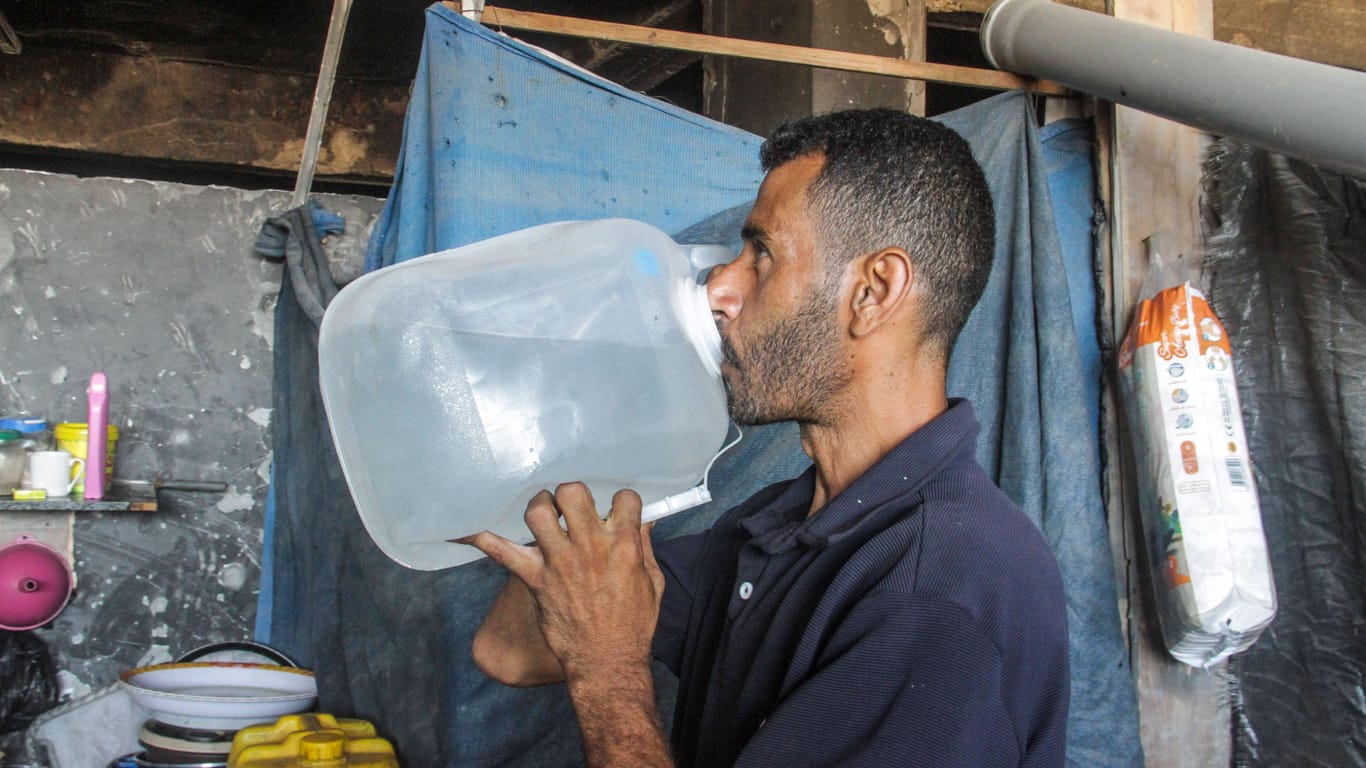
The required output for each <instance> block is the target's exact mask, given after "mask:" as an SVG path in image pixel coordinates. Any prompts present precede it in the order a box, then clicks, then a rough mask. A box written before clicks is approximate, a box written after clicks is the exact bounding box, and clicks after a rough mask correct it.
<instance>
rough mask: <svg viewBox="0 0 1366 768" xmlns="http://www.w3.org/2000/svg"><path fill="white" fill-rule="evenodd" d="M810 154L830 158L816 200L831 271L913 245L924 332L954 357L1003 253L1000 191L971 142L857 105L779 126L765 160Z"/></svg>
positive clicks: (814, 191) (813, 192)
mask: <svg viewBox="0 0 1366 768" xmlns="http://www.w3.org/2000/svg"><path fill="white" fill-rule="evenodd" d="M811 154H820V155H822V156H824V158H825V164H824V166H823V167H822V169H821V172H820V175H819V176H818V177H817V179H816V181H815V182H813V183H812V185H811V189H810V194H809V196H808V204H809V205H810V209H811V213H812V217H813V222H812V224H813V228H814V230H815V232H816V236H817V239H818V245H819V246H820V248H821V250H822V251H823V258H824V259H825V264H826V268H827V270H829V272H830V274H831V276H832V278H834V277H836V276H838V275H839V274H840V273H842V271H843V269H844V266H845V264H847V263H848V261H849V259H852V258H855V257H857V256H861V255H863V254H868V253H873V252H875V251H878V250H881V249H883V248H887V247H892V246H899V247H901V248H904V249H905V250H906V252H907V253H909V254H910V255H911V258H912V260H913V261H914V264H915V279H916V280H917V282H920V283H921V288H922V289H923V293H922V296H923V297H924V303H923V304H922V305H921V306H922V310H921V311H922V315H921V320H922V324H921V330H922V333H923V337H924V339H925V340H926V341H930V342H932V343H937V344H938V345H940V347H941V349H942V352H943V355H944V359H945V360H947V359H948V355H949V352H950V351H951V350H952V349H953V344H954V341H955V340H957V338H958V334H959V332H960V331H962V329H963V325H964V324H965V323H966V322H967V319H968V314H969V313H970V312H972V308H973V307H974V306H975V305H976V304H977V301H978V299H980V298H981V297H982V291H983V290H984V289H985V288H986V283H987V277H988V276H989V275H990V274H991V262H992V255H993V253H994V250H995V229H996V228H995V216H994V213H993V209H992V203H991V193H990V191H989V190H988V189H987V183H986V178H985V177H984V176H983V174H982V169H981V167H980V166H979V165H978V164H977V161H976V160H974V159H973V157H972V153H971V151H970V150H969V149H968V143H967V142H966V141H964V140H963V138H962V137H961V136H959V135H958V134H957V133H955V132H954V131H953V130H952V129H950V128H948V127H946V126H944V125H941V124H939V123H936V122H934V121H932V120H927V119H925V118H922V117H916V116H914V115H910V114H907V113H905V112H899V111H896V110H892V109H858V110H847V111H842V112H831V113H829V114H824V115H816V116H812V117H804V118H801V119H798V120H791V121H788V122H786V123H784V124H782V125H780V126H778V128H777V129H776V130H774V132H773V135H772V136H770V137H769V138H768V140H767V141H765V142H764V145H763V147H762V148H761V149H760V150H759V159H760V162H761V163H762V164H763V167H764V170H765V171H771V170H773V169H774V168H777V167H778V166H780V165H783V164H784V163H787V162H789V161H791V160H795V159H797V158H799V157H803V156H806V155H811Z"/></svg>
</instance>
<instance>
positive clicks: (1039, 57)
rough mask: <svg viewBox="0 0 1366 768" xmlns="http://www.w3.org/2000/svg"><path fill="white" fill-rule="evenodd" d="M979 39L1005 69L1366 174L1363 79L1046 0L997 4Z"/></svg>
mask: <svg viewBox="0 0 1366 768" xmlns="http://www.w3.org/2000/svg"><path fill="white" fill-rule="evenodd" d="M981 37H982V50H983V52H984V53H985V54H986V56H987V59H988V60H989V61H990V62H991V63H992V65H993V66H995V67H996V68H998V69H1002V70H1006V71H1009V72H1016V73H1019V74H1024V75H1030V76H1033V77H1044V78H1048V79H1050V80H1056V81H1058V82H1060V83H1062V84H1064V85H1066V86H1068V87H1071V88H1074V89H1076V90H1078V91H1081V92H1083V93H1088V94H1091V95H1093V96H1097V97H1099V98H1102V99H1105V100H1107V101H1112V102H1115V103H1116V104H1123V105H1125V106H1128V107H1133V108H1134V109H1140V110H1142V111H1144V112H1151V113H1153V114H1155V115H1160V116H1162V117H1165V118H1168V119H1170V120H1175V121H1177V122H1179V123H1184V124H1186V125H1190V126H1193V127H1195V128H1199V129H1200V130H1203V131H1207V132H1209V133H1215V134H1219V135H1221V136H1228V137H1231V138H1236V139H1240V140H1242V141H1246V142H1248V143H1251V144H1256V145H1259V146H1262V147H1265V148H1267V149H1270V150H1273V151H1276V152H1280V153H1283V154H1286V155H1292V156H1295V157H1298V158H1301V159H1304V160H1308V161H1310V162H1312V163H1315V164H1317V165H1321V166H1324V167H1326V168H1332V169H1335V170H1338V171H1342V172H1345V173H1348V174H1352V175H1356V176H1366V73H1363V72H1357V71H1355V70H1351V69H1345V68H1342V67H1333V66H1329V65H1326V64H1317V63H1314V62H1310V61H1304V60H1303V59H1295V58H1291V57H1289V56H1280V55H1278V54H1274V53H1266V52H1265V51H1256V50H1252V49H1250V48H1242V47H1240V46H1236V45H1230V44H1228V43H1220V42H1216V41H1213V40H1205V39H1203V38H1198V37H1192V36H1190V35H1183V34H1179V33H1176V32H1172V31H1169V30H1164V29H1158V28H1156V27H1151V26H1148V25H1145V24H1139V23H1137V22H1131V21H1125V20H1123V19H1116V18H1114V17H1112V16H1106V15H1104V14H1100V13H1093V12H1091V11H1084V10H1081V9H1078V8H1070V7H1068V6H1064V5H1057V4H1055V3H1052V2H1049V0H997V2H996V3H995V4H994V5H992V6H991V9H990V10H988V11H987V15H986V18H985V19H983V21H982V33H981Z"/></svg>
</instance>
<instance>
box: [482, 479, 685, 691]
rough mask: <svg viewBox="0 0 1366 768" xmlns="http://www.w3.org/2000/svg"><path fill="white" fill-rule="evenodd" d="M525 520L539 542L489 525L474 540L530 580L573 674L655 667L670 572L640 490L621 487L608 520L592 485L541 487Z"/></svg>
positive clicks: (548, 636)
mask: <svg viewBox="0 0 1366 768" xmlns="http://www.w3.org/2000/svg"><path fill="white" fill-rule="evenodd" d="M561 516H563V517H564V521H565V528H561V527H560V521H559V518H560V517H561ZM526 524H527V527H528V528H530V529H531V532H532V534H533V535H534V536H535V537H536V546H522V545H519V544H514V543H512V542H511V541H508V540H507V539H504V538H502V537H500V536H497V535H495V534H492V533H489V532H487V531H486V532H484V533H480V534H478V535H476V536H475V537H474V538H473V539H471V540H470V541H469V543H470V544H472V545H473V546H475V547H478V548H479V549H480V550H481V551H482V552H483V553H484V554H486V555H488V556H489V557H490V558H491V559H492V560H493V561H494V562H496V563H498V564H499V565H501V566H503V567H504V568H507V569H508V570H509V571H511V572H512V573H513V574H514V575H515V576H517V577H518V578H519V579H521V580H522V582H523V583H524V584H526V586H527V589H528V590H530V592H531V596H532V599H533V601H534V605H535V609H536V619H537V623H538V624H539V625H540V628H541V634H542V635H543V636H544V637H545V642H546V645H547V646H548V647H549V648H550V651H551V653H553V654H555V657H556V658H558V659H559V660H560V664H561V666H563V668H564V673H565V677H566V679H568V680H571V681H572V680H573V679H574V678H575V677H576V676H582V675H586V674H598V673H610V671H611V670H612V669H613V668H617V667H621V666H623V665H644V666H647V667H648V666H649V663H650V647H651V640H652V638H653V637H654V630H655V623H656V622H657V621H658V620H659V601H660V598H661V597H662V596H663V594H664V575H663V573H661V572H660V570H659V566H658V565H657V564H656V563H655V559H654V552H653V550H652V549H651V547H650V536H649V530H648V529H642V528H641V525H640V497H639V496H637V495H636V494H635V492H634V491H628V490H622V491H618V492H617V494H616V495H615V496H613V497H612V511H611V513H610V514H609V515H608V517H607V519H606V520H601V519H599V518H598V513H597V510H596V509H595V507H594V505H593V495H592V494H591V493H590V492H589V491H588V488H587V487H586V486H585V485H583V484H582V483H566V484H564V485H561V486H559V487H558V488H556V489H555V493H554V495H551V493H550V492H549V491H541V492H540V493H538V494H536V496H535V498H533V499H532V500H531V502H530V503H529V504H527V510H526ZM566 529H567V530H566Z"/></svg>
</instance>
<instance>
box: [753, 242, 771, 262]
mask: <svg viewBox="0 0 1366 768" xmlns="http://www.w3.org/2000/svg"><path fill="white" fill-rule="evenodd" d="M754 258H756V259H767V258H769V254H768V247H767V246H765V245H764V244H763V243H755V244H754Z"/></svg>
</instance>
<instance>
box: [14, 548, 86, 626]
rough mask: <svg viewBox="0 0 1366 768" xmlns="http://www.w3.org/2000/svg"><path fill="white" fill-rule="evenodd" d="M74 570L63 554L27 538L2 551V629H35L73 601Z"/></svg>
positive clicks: (54, 616) (50, 619) (53, 617)
mask: <svg viewBox="0 0 1366 768" xmlns="http://www.w3.org/2000/svg"><path fill="white" fill-rule="evenodd" d="M72 582H73V577H72V574H71V566H70V564H68V563H67V561H66V558H65V557H62V553H60V552H58V551H57V550H55V549H53V548H52V547H49V546H48V545H46V544H44V543H42V542H41V541H38V540H36V539H34V538H33V537H32V536H27V535H23V536H20V537H19V538H17V539H15V540H14V542H13V543H11V544H8V545H6V546H4V547H0V629H7V630H10V631H21V630H25V629H34V628H37V627H41V626H43V625H44V624H46V623H48V622H49V621H52V620H53V619H55V618H56V617H57V614H59V613H61V612H62V609H63V608H65V607H66V601H67V600H70V599H71V585H72Z"/></svg>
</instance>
